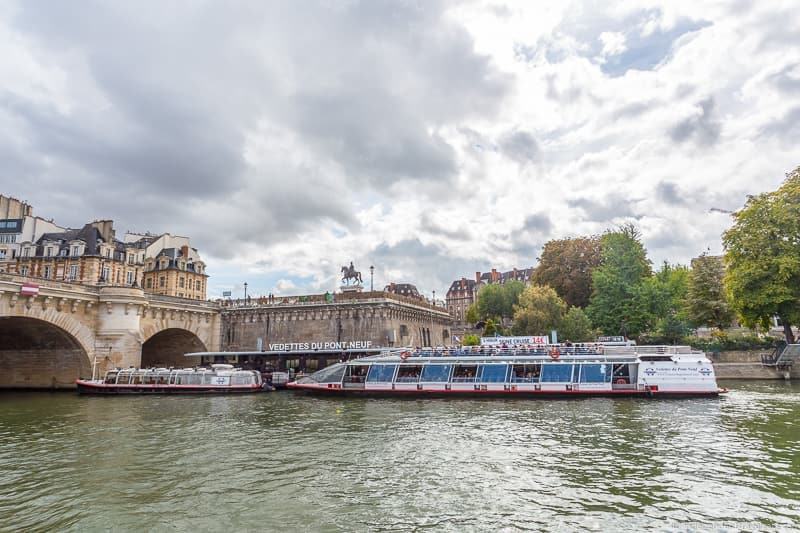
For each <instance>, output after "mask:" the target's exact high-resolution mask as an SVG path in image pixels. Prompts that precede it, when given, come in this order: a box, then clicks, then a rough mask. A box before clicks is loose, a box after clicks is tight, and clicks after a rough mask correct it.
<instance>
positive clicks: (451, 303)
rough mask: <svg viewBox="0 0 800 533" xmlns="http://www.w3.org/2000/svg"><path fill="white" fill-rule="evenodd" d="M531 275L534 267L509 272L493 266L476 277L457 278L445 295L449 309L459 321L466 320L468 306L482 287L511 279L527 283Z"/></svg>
mask: <svg viewBox="0 0 800 533" xmlns="http://www.w3.org/2000/svg"><path fill="white" fill-rule="evenodd" d="M531 276H533V267H530V268H522V269H516V268H514V269H511V270H509V271H507V272H498V271H497V269H495V268H493V269H492V270H491V271H489V272H475V279H467V278H461V279H457V280H455V281H453V283H451V284H450V288H449V289H448V290H447V296H446V297H445V302H446V303H445V305H446V306H447V311H448V312H449V313H450V314H451V315H452V316H453V318H455V319H456V320H457V321H458V322H464V321H465V315H466V313H467V308H468V307H469V306H470V305H472V304H473V303H475V301H476V300H477V299H478V291H480V289H481V287H483V286H484V285H491V284H495V283H506V282H509V281H521V282H522V283H526V284H527V283H529V282H530V280H531Z"/></svg>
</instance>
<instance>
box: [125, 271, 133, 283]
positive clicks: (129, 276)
mask: <svg viewBox="0 0 800 533" xmlns="http://www.w3.org/2000/svg"><path fill="white" fill-rule="evenodd" d="M125 281H126V282H127V283H128V285H133V272H130V271H129V272H128V274H127V275H126V276H125Z"/></svg>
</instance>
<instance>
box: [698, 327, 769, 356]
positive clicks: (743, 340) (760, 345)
mask: <svg viewBox="0 0 800 533" xmlns="http://www.w3.org/2000/svg"><path fill="white" fill-rule="evenodd" d="M778 341H779V339H776V338H775V337H759V336H758V335H737V336H729V335H727V334H726V333H725V332H722V331H715V332H714V333H712V334H711V338H700V337H694V336H690V337H685V338H684V339H683V342H684V343H685V344H688V345H689V346H691V347H692V348H697V349H698V350H703V351H704V352H728V351H732V350H763V349H765V348H774V347H775V346H776V343H777V342H778Z"/></svg>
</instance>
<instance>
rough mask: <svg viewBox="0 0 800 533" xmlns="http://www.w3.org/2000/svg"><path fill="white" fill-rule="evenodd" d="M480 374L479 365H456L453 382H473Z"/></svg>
mask: <svg viewBox="0 0 800 533" xmlns="http://www.w3.org/2000/svg"><path fill="white" fill-rule="evenodd" d="M477 375H478V365H455V367H454V368H453V380H452V381H453V383H472V382H473V381H475V379H476V376H477Z"/></svg>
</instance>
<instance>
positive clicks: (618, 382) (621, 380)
mask: <svg viewBox="0 0 800 533" xmlns="http://www.w3.org/2000/svg"><path fill="white" fill-rule="evenodd" d="M616 383H617V385H627V384H628V380H627V379H625V378H619V379H618V380H617V381H616Z"/></svg>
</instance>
